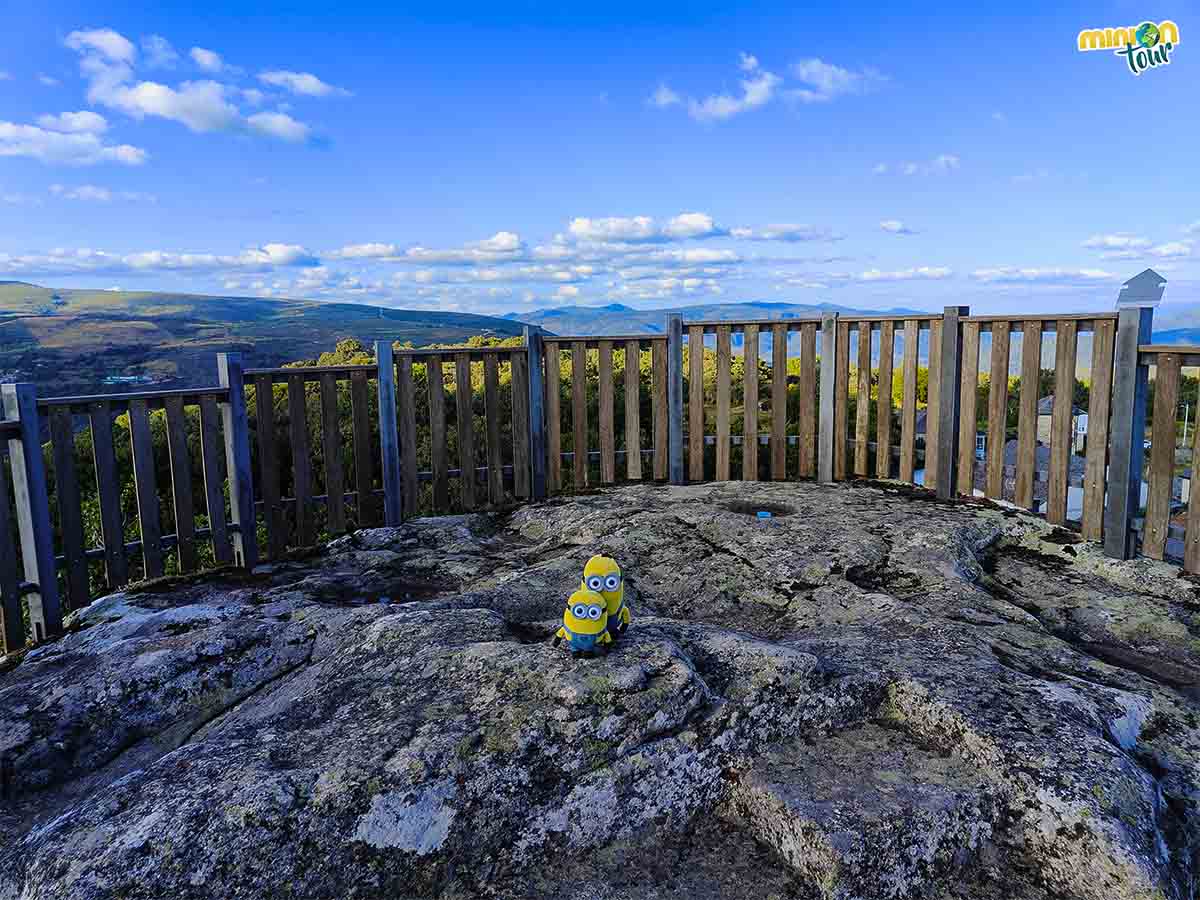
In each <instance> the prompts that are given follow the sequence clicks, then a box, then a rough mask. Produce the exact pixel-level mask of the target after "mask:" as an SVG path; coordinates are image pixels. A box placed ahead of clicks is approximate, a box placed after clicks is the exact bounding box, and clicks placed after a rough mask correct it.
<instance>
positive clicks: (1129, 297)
mask: <svg viewBox="0 0 1200 900" xmlns="http://www.w3.org/2000/svg"><path fill="white" fill-rule="evenodd" d="M1166 286H1167V279H1165V278H1163V277H1162V276H1161V275H1159V274H1158V273H1157V272H1155V271H1154V270H1153V269H1146V270H1145V271H1142V272H1139V273H1138V274H1137V275H1134V276H1133V277H1132V278H1130V279H1129V280H1128V281H1126V282H1125V284H1124V285H1122V287H1121V293H1120V294H1119V295H1118V296H1117V309H1124V308H1126V307H1131V306H1149V307H1155V306H1158V304H1159V303H1161V302H1162V295H1163V290H1164V289H1165V288H1166Z"/></svg>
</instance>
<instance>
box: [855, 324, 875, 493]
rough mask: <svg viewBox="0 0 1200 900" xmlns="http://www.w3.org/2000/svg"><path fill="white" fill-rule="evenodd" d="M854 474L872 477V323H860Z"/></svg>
mask: <svg viewBox="0 0 1200 900" xmlns="http://www.w3.org/2000/svg"><path fill="white" fill-rule="evenodd" d="M854 411H855V422H854V474H855V475H858V476H859V477H863V478H865V477H866V476H867V475H870V474H871V472H870V469H869V468H868V462H867V461H868V459H869V458H870V457H869V452H870V448H869V447H868V442H869V441H870V440H871V437H870V428H871V323H870V322H859V323H858V396H857V398H856V400H855V407H854Z"/></svg>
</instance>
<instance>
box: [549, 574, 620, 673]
mask: <svg viewBox="0 0 1200 900" xmlns="http://www.w3.org/2000/svg"><path fill="white" fill-rule="evenodd" d="M612 640H613V639H612V635H611V634H609V633H608V608H607V606H606V604H605V601H604V598H603V597H601V596H600V595H599V594H597V593H596V592H595V591H589V590H586V589H582V590H578V591H576V592H575V593H573V594H572V595H571V597H570V599H569V600H567V608H566V609H564V610H563V623H562V628H560V629H558V633H557V634H555V635H554V646H555V647H557V646H558V645H559V644H560V643H561V642H562V641H566V642H567V644H568V646H569V647H570V648H571V655H572V656H580V655H586V656H592V655H593V654H594V653H596V652H599V653H608V647H609V645H610V644H611V643H612Z"/></svg>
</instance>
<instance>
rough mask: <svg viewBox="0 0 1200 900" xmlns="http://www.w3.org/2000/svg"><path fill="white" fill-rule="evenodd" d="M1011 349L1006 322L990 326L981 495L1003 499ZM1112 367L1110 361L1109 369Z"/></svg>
mask: <svg viewBox="0 0 1200 900" xmlns="http://www.w3.org/2000/svg"><path fill="white" fill-rule="evenodd" d="M1010 348H1011V341H1010V337H1009V327H1008V323H1007V322H996V323H995V324H993V325H992V357H991V373H990V380H989V386H988V429H987V482H986V485H985V488H984V493H985V494H986V495H987V496H989V497H991V498H992V499H993V500H1002V499H1004V451H1005V445H1006V444H1007V443H1008V357H1009V350H1010ZM1111 367H1112V363H1111V360H1110V362H1109V368H1111Z"/></svg>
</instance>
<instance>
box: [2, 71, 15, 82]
mask: <svg viewBox="0 0 1200 900" xmlns="http://www.w3.org/2000/svg"><path fill="white" fill-rule="evenodd" d="M0 81H12V73H11V72H5V71H4V70H3V69H0Z"/></svg>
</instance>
